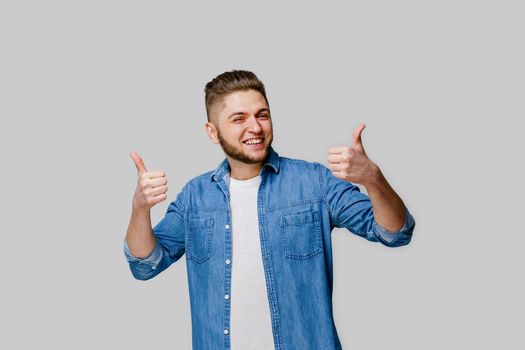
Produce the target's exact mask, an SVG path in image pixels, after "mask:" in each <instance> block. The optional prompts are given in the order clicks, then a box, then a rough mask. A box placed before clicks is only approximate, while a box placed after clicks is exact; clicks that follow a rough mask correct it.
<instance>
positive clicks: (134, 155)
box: [129, 152, 147, 175]
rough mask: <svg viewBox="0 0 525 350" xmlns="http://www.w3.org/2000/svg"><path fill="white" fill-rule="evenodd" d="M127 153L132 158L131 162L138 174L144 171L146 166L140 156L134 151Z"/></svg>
mask: <svg viewBox="0 0 525 350" xmlns="http://www.w3.org/2000/svg"><path fill="white" fill-rule="evenodd" d="M129 155H130V156H131V159H133V162H134V163H135V166H136V167H137V172H138V173H139V175H140V174H142V173H145V172H146V171H147V170H146V167H145V166H144V162H143V161H142V158H140V156H139V155H138V154H137V153H136V152H130V153H129Z"/></svg>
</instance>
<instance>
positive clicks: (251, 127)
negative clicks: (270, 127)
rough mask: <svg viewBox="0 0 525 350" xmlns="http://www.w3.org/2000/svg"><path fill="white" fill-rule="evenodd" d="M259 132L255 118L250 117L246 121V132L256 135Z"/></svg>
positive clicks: (259, 128)
mask: <svg viewBox="0 0 525 350" xmlns="http://www.w3.org/2000/svg"><path fill="white" fill-rule="evenodd" d="M261 130H262V128H261V124H259V121H258V120H257V117H251V118H249V119H248V131H251V132H252V133H254V134H258V133H260V132H261Z"/></svg>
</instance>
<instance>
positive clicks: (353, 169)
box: [328, 124, 379, 186]
mask: <svg viewBox="0 0 525 350" xmlns="http://www.w3.org/2000/svg"><path fill="white" fill-rule="evenodd" d="M365 127H366V125H365V124H360V125H359V126H358V127H357V129H355V130H354V135H353V139H354V144H353V145H352V146H351V147H346V146H345V147H332V148H330V150H329V155H328V167H329V169H330V170H332V174H333V175H334V176H335V177H337V178H339V179H342V180H345V181H349V182H352V183H355V184H360V185H364V186H366V185H367V184H368V183H369V182H370V181H373V180H374V176H376V174H377V173H378V170H379V168H378V167H377V165H376V164H375V163H374V162H372V161H371V160H370V159H369V158H368V156H367V155H366V152H365V148H364V146H363V142H362V140H361V133H362V132H363V130H364V128H365Z"/></svg>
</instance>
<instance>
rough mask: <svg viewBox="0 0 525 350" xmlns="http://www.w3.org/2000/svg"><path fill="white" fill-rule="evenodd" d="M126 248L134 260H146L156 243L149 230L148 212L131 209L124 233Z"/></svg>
mask: <svg viewBox="0 0 525 350" xmlns="http://www.w3.org/2000/svg"><path fill="white" fill-rule="evenodd" d="M126 241H127V243H128V248H129V250H130V252H131V255H133V256H134V257H136V258H140V259H143V258H147V257H148V256H149V255H150V254H151V252H152V251H153V248H155V244H156V243H157V241H156V239H155V236H154V235H153V230H152V228H151V218H150V211H149V210H139V209H135V208H134V209H133V211H132V213H131V219H130V221H129V226H128V231H127V233H126Z"/></svg>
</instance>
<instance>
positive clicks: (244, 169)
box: [227, 157, 264, 180]
mask: <svg viewBox="0 0 525 350" xmlns="http://www.w3.org/2000/svg"><path fill="white" fill-rule="evenodd" d="M227 158H228V163H229V164H230V176H231V177H233V178H234V179H236V180H248V179H251V178H254V177H256V176H257V175H259V173H260V172H261V168H262V166H263V164H264V163H263V162H261V163H256V164H246V163H243V162H239V161H238V160H235V159H231V158H230V157H227Z"/></svg>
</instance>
